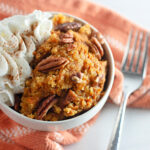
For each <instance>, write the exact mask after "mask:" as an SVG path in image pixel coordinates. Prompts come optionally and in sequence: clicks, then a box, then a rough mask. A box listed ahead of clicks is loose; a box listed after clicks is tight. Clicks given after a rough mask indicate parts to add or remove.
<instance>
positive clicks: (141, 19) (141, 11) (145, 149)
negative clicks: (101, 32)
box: [65, 0, 150, 150]
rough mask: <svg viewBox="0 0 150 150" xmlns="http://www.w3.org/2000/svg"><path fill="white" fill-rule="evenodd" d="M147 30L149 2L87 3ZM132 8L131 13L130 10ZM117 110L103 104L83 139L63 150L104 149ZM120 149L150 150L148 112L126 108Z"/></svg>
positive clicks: (109, 0)
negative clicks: (109, 10)
mask: <svg viewBox="0 0 150 150" xmlns="http://www.w3.org/2000/svg"><path fill="white" fill-rule="evenodd" d="M91 1H93V2H95V3H98V4H101V5H104V6H106V7H108V8H111V9H112V10H115V11H116V12H118V13H120V14H121V15H123V16H125V17H126V18H128V19H130V20H132V21H133V22H135V23H137V24H139V25H140V26H142V27H144V28H146V29H148V30H149V29H150V1H149V0H91ZM133 8H134V10H133ZM117 112H118V107H117V106H114V105H112V104H106V105H105V106H104V108H103V110H102V112H101V115H100V116H99V117H98V120H97V121H96V123H95V124H94V125H93V126H92V127H91V128H90V129H89V131H88V132H87V133H86V135H85V136H84V137H83V139H82V140H81V141H80V142H78V143H76V144H73V145H70V146H66V147H65V150H106V149H107V145H108V142H109V138H110V135H111V132H112V129H113V125H114V122H115V119H116V115H117ZM120 150H150V110H142V109H133V108H127V111H126V116H125V122H124V128H123V134H122V140H121V147H120Z"/></svg>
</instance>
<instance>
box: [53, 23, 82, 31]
mask: <svg viewBox="0 0 150 150" xmlns="http://www.w3.org/2000/svg"><path fill="white" fill-rule="evenodd" d="M80 27H81V23H79V22H67V23H63V24H59V25H58V26H56V27H55V30H60V31H62V32H67V31H68V30H74V31H77V30H79V29H80Z"/></svg>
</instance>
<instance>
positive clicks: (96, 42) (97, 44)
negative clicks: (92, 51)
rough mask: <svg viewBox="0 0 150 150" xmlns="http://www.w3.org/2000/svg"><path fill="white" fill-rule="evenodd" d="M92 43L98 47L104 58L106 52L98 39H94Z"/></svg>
mask: <svg viewBox="0 0 150 150" xmlns="http://www.w3.org/2000/svg"><path fill="white" fill-rule="evenodd" d="M91 42H92V43H93V44H95V46H96V47H97V49H98V51H99V53H100V55H101V57H102V56H103V55H104V50H103V47H102V46H101V44H100V42H99V41H98V39H97V38H96V37H92V38H91Z"/></svg>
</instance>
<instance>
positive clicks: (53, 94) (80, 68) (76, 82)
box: [15, 14, 107, 121]
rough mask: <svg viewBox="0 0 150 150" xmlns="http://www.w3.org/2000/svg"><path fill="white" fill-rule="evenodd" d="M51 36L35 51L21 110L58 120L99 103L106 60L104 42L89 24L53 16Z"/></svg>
mask: <svg viewBox="0 0 150 150" xmlns="http://www.w3.org/2000/svg"><path fill="white" fill-rule="evenodd" d="M52 22H53V29H52V31H51V35H50V37H49V38H48V39H47V40H46V41H44V42H43V43H42V44H41V45H39V46H38V48H37V49H36V50H35V51H34V58H33V60H32V62H31V63H30V66H31V67H32V76H31V77H30V78H28V79H27V80H26V82H25V88H24V92H23V94H22V95H16V100H17V99H19V97H20V99H21V102H20V107H18V104H17V102H16V105H15V109H16V110H17V109H18V111H19V112H20V113H22V114H23V115H25V116H27V117H30V118H33V119H39V120H50V121H57V120H63V119H67V118H70V117H74V116H76V115H79V114H81V113H83V112H85V111H87V110H89V109H90V108H92V107H93V106H94V105H96V104H97V102H98V101H99V100H100V98H101V97H102V96H103V94H104V92H103V89H104V84H105V80H106V74H107V60H106V59H105V57H104V50H103V39H102V36H101V34H100V33H96V32H94V31H92V29H91V28H90V26H89V25H88V24H82V23H80V22H78V21H76V20H75V19H74V18H71V17H67V16H64V15H61V14H59V15H55V16H53V19H52Z"/></svg>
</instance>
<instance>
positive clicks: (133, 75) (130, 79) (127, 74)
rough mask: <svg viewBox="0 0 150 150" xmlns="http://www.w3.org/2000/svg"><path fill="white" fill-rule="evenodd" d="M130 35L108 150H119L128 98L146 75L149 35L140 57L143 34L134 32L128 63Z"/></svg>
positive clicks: (123, 62)
mask: <svg viewBox="0 0 150 150" xmlns="http://www.w3.org/2000/svg"><path fill="white" fill-rule="evenodd" d="M132 33H133V31H132V30H131V32H130V34H129V39H128V43H127V49H126V52H125V55H124V58H123V61H122V68H121V71H122V73H123V75H124V85H123V91H124V92H123V100H122V103H121V105H120V109H119V113H118V116H117V120H116V123H115V127H114V130H113V134H112V137H111V140H110V143H109V146H108V150H119V145H120V139H121V133H122V128H123V122H124V116H125V110H126V106H127V100H128V97H129V96H130V94H131V93H133V92H134V91H135V90H137V89H138V88H139V87H140V86H141V85H142V82H143V80H144V78H145V75H146V68H147V62H148V61H147V60H148V38H149V34H148V33H146V36H145V44H144V50H143V54H144V55H142V41H143V40H144V39H143V35H144V33H143V32H142V33H140V34H138V32H136V34H135V40H134V44H133V51H132V56H131V59H130V61H129V49H130V47H131V40H132ZM138 35H140V39H139V46H138V49H137V52H138V56H137V59H136V64H135V65H134V58H135V53H136V47H137V41H138ZM141 57H142V67H141V69H140V63H139V62H140V60H141ZM128 62H129V63H128ZM128 64H129V66H128Z"/></svg>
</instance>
